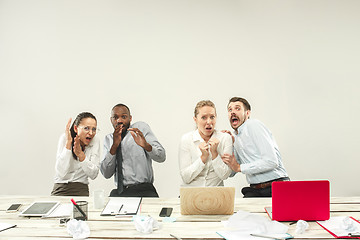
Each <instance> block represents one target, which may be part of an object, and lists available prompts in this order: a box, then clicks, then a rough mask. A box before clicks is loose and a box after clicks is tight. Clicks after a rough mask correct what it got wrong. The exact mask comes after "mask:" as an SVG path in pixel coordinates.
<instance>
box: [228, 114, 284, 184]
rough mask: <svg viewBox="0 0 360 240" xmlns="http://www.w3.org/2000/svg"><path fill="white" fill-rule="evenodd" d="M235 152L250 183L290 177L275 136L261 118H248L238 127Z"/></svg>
mask: <svg viewBox="0 0 360 240" xmlns="http://www.w3.org/2000/svg"><path fill="white" fill-rule="evenodd" d="M234 153H235V157H236V160H237V162H238V163H239V164H240V168H241V172H242V173H244V174H246V179H247V181H248V183H249V184H257V183H263V182H267V181H271V180H274V179H277V178H282V177H288V175H287V173H286V170H285V168H284V165H283V163H282V160H281V155H280V151H279V147H278V145H277V144H276V141H275V138H274V137H273V135H272V133H271V132H270V130H269V129H268V128H267V127H266V126H265V125H264V124H263V123H262V122H260V121H259V120H256V119H248V120H246V121H245V122H244V123H243V124H242V125H241V126H240V127H239V128H238V133H237V134H236V135H235V142H234Z"/></svg>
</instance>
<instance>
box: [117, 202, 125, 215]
mask: <svg viewBox="0 0 360 240" xmlns="http://www.w3.org/2000/svg"><path fill="white" fill-rule="evenodd" d="M123 206H124V204H121V206H120V209H119V211H118V214H120V211H121V209H122V208H123Z"/></svg>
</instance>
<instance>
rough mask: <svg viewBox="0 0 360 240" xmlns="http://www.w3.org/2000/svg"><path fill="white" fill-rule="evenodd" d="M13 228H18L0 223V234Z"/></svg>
mask: <svg viewBox="0 0 360 240" xmlns="http://www.w3.org/2000/svg"><path fill="white" fill-rule="evenodd" d="M13 227H16V225H15V224H10V223H0V232H1V231H4V230H6V229H9V228H13Z"/></svg>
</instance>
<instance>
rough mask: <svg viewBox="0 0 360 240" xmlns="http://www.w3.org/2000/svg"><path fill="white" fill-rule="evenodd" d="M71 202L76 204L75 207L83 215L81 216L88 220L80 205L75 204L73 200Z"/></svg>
mask: <svg viewBox="0 0 360 240" xmlns="http://www.w3.org/2000/svg"><path fill="white" fill-rule="evenodd" d="M71 202H72V203H73V204H74V206H75V207H76V208H77V210H79V212H80V213H81V215H83V216H84V218H85V219H87V217H86V214H85V213H84V211H83V210H82V209H81V208H80V207H79V205H77V203H76V202H75V200H74V199H71Z"/></svg>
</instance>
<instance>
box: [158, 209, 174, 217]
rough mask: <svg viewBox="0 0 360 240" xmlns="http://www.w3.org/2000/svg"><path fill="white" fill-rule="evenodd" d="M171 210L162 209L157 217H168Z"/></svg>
mask: <svg viewBox="0 0 360 240" xmlns="http://www.w3.org/2000/svg"><path fill="white" fill-rule="evenodd" d="M172 210H173V209H172V208H166V207H164V208H162V209H161V211H160V214H159V216H160V217H170V215H171V213H172Z"/></svg>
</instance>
